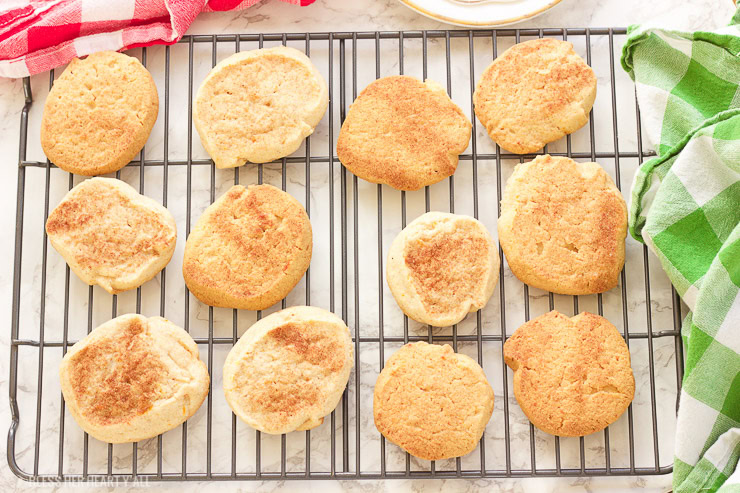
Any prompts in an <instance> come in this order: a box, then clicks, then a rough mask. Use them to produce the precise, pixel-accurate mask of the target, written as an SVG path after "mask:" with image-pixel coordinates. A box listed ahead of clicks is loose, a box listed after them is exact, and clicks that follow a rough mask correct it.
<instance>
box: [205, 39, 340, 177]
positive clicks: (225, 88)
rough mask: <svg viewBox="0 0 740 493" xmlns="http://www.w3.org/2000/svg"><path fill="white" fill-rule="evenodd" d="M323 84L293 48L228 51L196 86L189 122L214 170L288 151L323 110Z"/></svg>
mask: <svg viewBox="0 0 740 493" xmlns="http://www.w3.org/2000/svg"><path fill="white" fill-rule="evenodd" d="M328 104H329V93H328V91H327V89H326V82H324V78H323V77H322V76H321V74H320V73H319V71H318V69H317V68H316V67H315V66H314V64H313V63H311V60H310V59H309V58H308V57H307V56H306V55H304V54H303V53H302V52H300V51H298V50H296V49H295V48H289V47H286V46H278V47H275V48H264V49H259V50H252V51H243V52H239V53H236V54H234V55H231V56H230V57H228V58H227V59H225V60H223V61H222V62H221V63H219V64H218V65H216V66H215V67H214V68H213V70H211V72H210V73H209V74H208V76H207V77H206V79H205V80H204V81H203V84H201V86H200V88H199V89H198V93H197V94H196V96H195V104H194V106H193V122H194V123H195V128H196V129H197V130H198V134H199V135H200V139H201V142H202V143H203V147H205V149H206V151H208V154H209V155H210V156H211V158H213V161H214V162H215V163H216V167H217V168H234V167H236V166H241V165H243V164H244V163H246V162H248V161H249V162H252V163H267V162H270V161H274V160H275V159H279V158H281V157H284V156H287V155H288V154H292V153H293V152H295V151H296V149H298V147H300V145H301V142H303V139H305V138H306V137H308V136H309V135H311V134H312V133H313V130H314V127H316V125H318V123H319V121H320V120H321V118H322V117H323V116H324V113H325V112H326V106H327V105H328Z"/></svg>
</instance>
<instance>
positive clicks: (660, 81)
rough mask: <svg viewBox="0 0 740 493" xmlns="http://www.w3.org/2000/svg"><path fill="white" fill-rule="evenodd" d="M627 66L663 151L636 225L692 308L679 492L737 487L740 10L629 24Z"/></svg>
mask: <svg viewBox="0 0 740 493" xmlns="http://www.w3.org/2000/svg"><path fill="white" fill-rule="evenodd" d="M622 66H623V67H624V69H625V70H626V71H627V72H628V73H629V74H630V76H631V77H632V79H633V80H634V81H635V84H636V87H637V97H638V101H639V105H640V112H641V115H642V122H643V129H644V130H645V134H646V138H647V139H648V140H649V141H650V144H651V145H653V146H654V148H655V150H656V152H657V154H658V157H657V158H654V159H652V160H650V161H648V162H646V163H645V164H643V165H642V166H641V167H640V169H639V170H638V172H637V174H636V176H635V180H634V184H633V188H632V199H631V204H630V232H631V234H632V236H634V237H635V238H636V239H637V240H640V241H644V242H645V243H646V244H647V245H648V246H649V247H650V249H651V250H652V251H653V252H654V253H655V254H656V255H657V256H658V258H659V259H660V262H661V264H662V265H663V268H664V269H665V271H666V272H667V273H668V277H669V278H670V279H671V282H672V283H673V285H674V286H675V287H676V290H677V291H678V293H679V294H680V295H681V297H682V298H683V300H684V302H685V303H686V304H687V305H688V307H689V308H690V309H691V313H690V314H689V316H688V317H687V318H686V320H685V321H684V324H683V327H682V330H681V333H682V336H683V340H684V344H685V348H686V372H685V376H684V380H683V386H682V389H681V395H680V404H679V410H678V421H677V425H676V450H675V458H674V471H673V486H674V490H675V491H676V492H697V491H718V490H720V491H721V492H722V493H725V492H740V468H738V458H739V457H740V9H739V10H738V12H737V13H736V14H735V16H734V17H733V19H732V22H731V24H730V25H729V26H727V27H725V28H722V29H719V30H716V31H709V32H701V31H700V32H694V33H684V32H676V31H669V30H663V29H658V28H655V27H651V26H639V27H632V28H631V29H630V32H629V36H628V39H627V42H626V44H625V46H624V50H623V54H622Z"/></svg>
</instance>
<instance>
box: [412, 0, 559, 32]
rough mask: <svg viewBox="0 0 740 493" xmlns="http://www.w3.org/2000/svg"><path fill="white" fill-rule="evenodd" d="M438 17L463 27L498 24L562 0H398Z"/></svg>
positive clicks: (531, 14) (528, 15)
mask: <svg viewBox="0 0 740 493" xmlns="http://www.w3.org/2000/svg"><path fill="white" fill-rule="evenodd" d="M398 1H399V2H401V3H402V4H404V5H406V6H407V7H409V8H410V9H412V10H415V11H417V12H418V13H420V14H422V15H425V16H427V17H429V18H432V19H434V20H438V21H440V22H444V23H447V24H453V25H456V26H463V27H497V26H506V25H509V24H515V23H517V22H522V21H525V20H527V19H531V18H533V17H536V16H538V15H540V14H542V13H543V12H545V11H547V10H549V9H551V8H552V7H554V6H555V5H557V4H559V3H560V2H561V1H562V0H398Z"/></svg>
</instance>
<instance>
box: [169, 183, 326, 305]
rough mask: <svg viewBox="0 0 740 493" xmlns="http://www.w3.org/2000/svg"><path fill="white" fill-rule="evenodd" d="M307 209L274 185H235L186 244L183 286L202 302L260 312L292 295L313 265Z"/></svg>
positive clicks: (202, 218) (209, 210)
mask: <svg viewBox="0 0 740 493" xmlns="http://www.w3.org/2000/svg"><path fill="white" fill-rule="evenodd" d="M312 245H313V239H312V234H311V222H310V221H309V219H308V215H307V214H306V210H305V209H304V208H303V206H302V205H301V204H300V202H298V201H297V200H296V199H294V198H293V197H291V196H290V195H289V194H287V193H285V192H283V191H282V190H280V189H279V188H275V187H273V186H272V185H250V186H249V187H248V188H245V187H243V186H241V185H234V186H233V187H231V188H230V189H229V191H228V192H226V193H225V194H223V195H222V196H221V197H220V198H219V199H218V200H216V201H215V202H214V203H213V204H211V205H210V206H209V207H208V208H207V209H206V210H205V211H203V214H202V215H201V216H200V219H198V222H197V224H196V225H195V227H194V228H193V230H192V231H191V232H190V236H188V239H187V242H186V243H185V254H184V258H183V261H182V273H183V276H184V277H185V284H186V285H187V287H188V289H189V290H190V292H192V293H193V294H194V295H195V296H196V297H197V298H198V299H199V300H201V301H202V302H203V303H206V304H208V305H212V306H220V307H226V308H240V309H243V310H262V309H264V308H268V307H270V306H272V305H274V304H275V303H277V302H278V301H280V300H281V299H283V298H285V296H286V295H287V294H288V293H289V292H290V290H291V289H293V287H295V285H296V284H297V283H298V281H299V280H300V279H301V277H303V274H304V273H305V272H306V270H307V269H308V266H309V264H310V263H311V249H312Z"/></svg>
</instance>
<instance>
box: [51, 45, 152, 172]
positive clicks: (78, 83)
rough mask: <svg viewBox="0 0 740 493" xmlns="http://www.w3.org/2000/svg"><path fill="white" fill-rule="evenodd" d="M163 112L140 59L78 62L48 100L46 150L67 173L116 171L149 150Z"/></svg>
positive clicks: (103, 55)
mask: <svg viewBox="0 0 740 493" xmlns="http://www.w3.org/2000/svg"><path fill="white" fill-rule="evenodd" d="M158 111H159V98H158V96H157V86H155V85H154V80H153V79H152V76H151V74H150V73H149V71H148V70H147V69H146V68H144V66H143V65H142V64H141V63H140V62H139V61H138V60H137V59H136V58H133V57H130V56H128V55H124V54H122V53H116V52H114V51H102V52H99V53H93V54H92V55H89V56H88V57H87V58H85V59H82V60H81V59H79V58H75V59H74V60H72V61H71V62H70V63H69V65H68V66H67V68H66V69H65V70H64V73H62V75H61V76H60V77H59V78H58V79H57V80H56V81H55V82H54V86H53V87H52V88H51V91H49V96H48V97H47V98H46V104H45V105H44V115H43V117H42V119H41V148H42V149H43V151H44V154H46V157H48V158H49V161H51V162H52V163H54V164H55V165H57V166H59V167H60V168H62V169H63V170H64V171H69V172H70V173H76V174H78V175H87V176H94V175H104V174H106V173H112V172H114V171H118V170H119V169H121V168H123V167H124V166H125V165H126V164H127V163H128V162H129V161H131V160H132V159H133V158H134V156H136V154H137V153H138V152H139V151H141V148H142V147H144V144H145V143H146V141H147V139H148V138H149V133H150V132H151V131H152V127H153V126H154V122H155V121H156V119H157V112H158Z"/></svg>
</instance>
